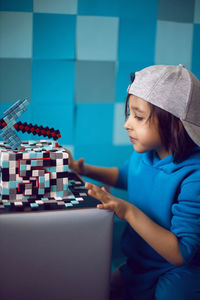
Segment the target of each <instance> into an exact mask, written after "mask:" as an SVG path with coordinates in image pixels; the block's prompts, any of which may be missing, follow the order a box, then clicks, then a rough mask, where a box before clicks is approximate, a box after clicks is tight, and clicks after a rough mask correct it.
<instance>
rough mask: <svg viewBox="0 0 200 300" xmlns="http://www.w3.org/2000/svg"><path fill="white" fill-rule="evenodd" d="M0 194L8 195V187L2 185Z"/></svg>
mask: <svg viewBox="0 0 200 300" xmlns="http://www.w3.org/2000/svg"><path fill="white" fill-rule="evenodd" d="M1 194H2V195H9V189H7V188H5V187H2V190H1Z"/></svg>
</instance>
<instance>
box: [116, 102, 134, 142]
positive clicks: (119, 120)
mask: <svg viewBox="0 0 200 300" xmlns="http://www.w3.org/2000/svg"><path fill="white" fill-rule="evenodd" d="M124 123H125V103H115V108H114V128H113V144H114V145H129V144H130V140H129V137H128V132H127V130H126V129H125V128H124Z"/></svg>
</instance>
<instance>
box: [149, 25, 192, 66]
mask: <svg viewBox="0 0 200 300" xmlns="http://www.w3.org/2000/svg"><path fill="white" fill-rule="evenodd" d="M192 39H193V24H190V23H176V22H168V21H158V30H157V40H156V58H155V62H156V64H169V65H170V64H171V65H177V64H183V65H184V66H185V67H186V68H188V69H191V55H192Z"/></svg>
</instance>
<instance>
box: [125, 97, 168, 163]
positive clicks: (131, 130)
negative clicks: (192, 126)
mask: <svg viewBox="0 0 200 300" xmlns="http://www.w3.org/2000/svg"><path fill="white" fill-rule="evenodd" d="M150 114H151V106H150V104H149V103H148V102H146V101H144V100H143V99H141V98H138V97H136V96H134V95H130V96H129V116H128V119H127V121H126V122H125V124H124V128H125V129H126V130H128V135H129V137H130V141H131V143H132V144H133V147H134V150H135V151H136V152H139V153H143V152H147V151H150V150H152V149H154V150H155V151H156V152H157V154H158V156H159V157H160V159H162V158H164V157H166V156H167V155H169V153H168V152H167V151H166V150H165V148H164V147H163V145H162V143H161V139H160V135H159V130H158V120H157V118H156V117H155V116H152V117H150Z"/></svg>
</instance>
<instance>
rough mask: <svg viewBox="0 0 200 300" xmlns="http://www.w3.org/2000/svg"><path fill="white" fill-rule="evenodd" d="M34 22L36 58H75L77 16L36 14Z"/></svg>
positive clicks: (34, 54)
mask: <svg viewBox="0 0 200 300" xmlns="http://www.w3.org/2000/svg"><path fill="white" fill-rule="evenodd" d="M33 21H34V23H33V57H34V58H40V59H42V58H45V59H48V58H52V59H54V58H59V59H74V58H75V25H76V16H73V15H58V14H42V13H39V14H38V13H35V14H34V18H33Z"/></svg>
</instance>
